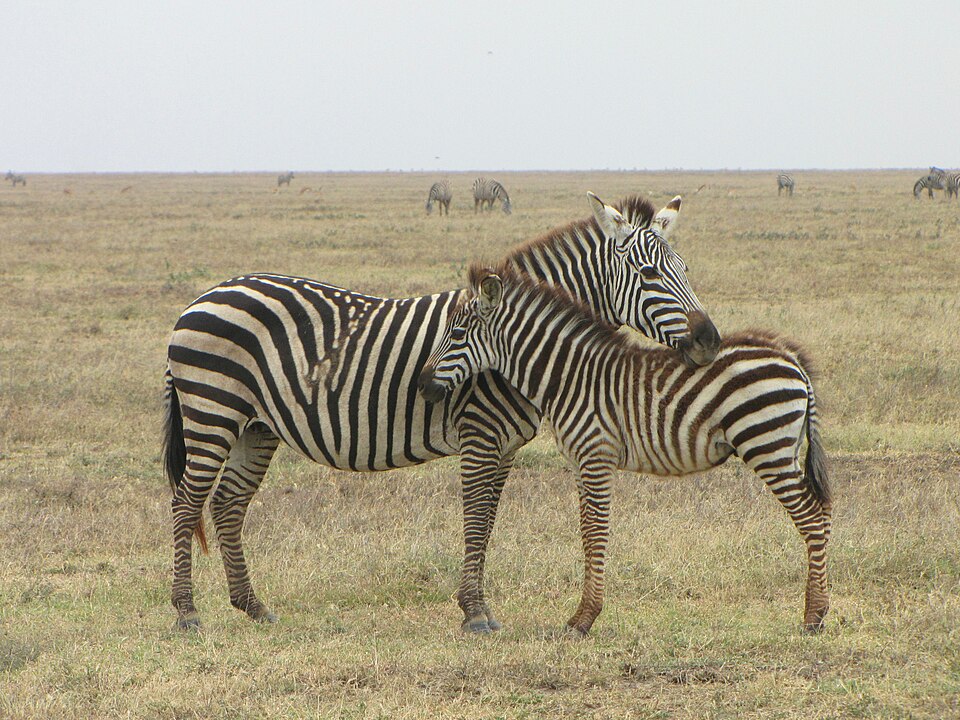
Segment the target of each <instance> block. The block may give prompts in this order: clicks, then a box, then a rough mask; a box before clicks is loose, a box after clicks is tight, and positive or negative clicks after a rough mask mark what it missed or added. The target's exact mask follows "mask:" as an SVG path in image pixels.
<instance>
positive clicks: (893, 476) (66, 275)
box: [0, 171, 960, 718]
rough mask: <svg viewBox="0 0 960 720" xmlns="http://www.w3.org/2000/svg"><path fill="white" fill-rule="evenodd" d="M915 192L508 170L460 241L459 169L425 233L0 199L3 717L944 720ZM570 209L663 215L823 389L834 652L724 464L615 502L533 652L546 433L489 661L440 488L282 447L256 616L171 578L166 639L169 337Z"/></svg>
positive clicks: (638, 488)
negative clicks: (195, 627) (461, 595)
mask: <svg viewBox="0 0 960 720" xmlns="http://www.w3.org/2000/svg"><path fill="white" fill-rule="evenodd" d="M918 174H919V171H918V172H871V173H840V172H838V173H807V172H798V173H796V175H795V177H796V180H797V193H796V195H795V196H794V197H792V198H787V197H782V198H778V197H777V195H776V186H775V179H774V177H775V174H774V173H742V174H740V173H716V174H695V173H683V174H672V173H566V174H562V173H554V174H534V173H527V174H509V173H504V174H501V175H499V176H498V177H499V178H500V179H501V180H502V181H503V182H504V183H505V184H506V186H507V187H508V189H509V190H510V191H511V195H512V199H513V202H514V208H515V210H514V213H513V215H512V216H510V217H506V216H504V215H502V214H501V213H499V212H494V213H493V214H487V215H486V216H482V217H480V216H475V215H474V213H473V208H472V200H470V199H469V197H468V196H469V194H470V191H469V188H470V183H471V181H472V178H473V175H464V174H455V175H452V176H450V180H451V184H452V187H453V190H454V200H453V207H452V212H451V214H450V216H449V218H448V217H443V218H440V217H438V216H437V215H436V212H435V213H434V215H433V216H429V217H428V216H427V215H426V214H425V212H424V207H423V206H424V202H425V200H426V192H427V189H428V188H429V186H430V183H431V182H432V181H433V180H434V179H436V177H439V176H434V175H427V174H413V173H410V174H376V175H363V174H353V175H337V174H313V175H311V174H306V173H304V174H300V175H298V176H297V178H296V179H295V180H294V182H293V185H292V186H291V187H290V188H289V189H287V188H284V189H283V190H282V191H280V192H279V193H274V192H273V188H274V187H275V182H276V181H275V175H265V174H264V175H221V176H203V175H180V176H160V175H129V176H118V175H108V176H92V175H91V176H31V177H30V178H29V179H28V183H29V184H28V185H27V187H26V188H17V189H16V190H14V189H13V188H11V187H10V186H9V185H4V186H2V187H0V717H2V718H26V717H42V718H61V717H63V718H66V717H70V718H75V717H162V718H192V717H202V718H241V717H250V718H299V717H324V718H326V717H332V718H446V717H464V718H541V717H543V718H581V717H595V718H704V717H712V718H742V717H764V718H794V717H812V718H830V717H867V718H874V717H878V718H879V717H891V718H892V717H898V718H899V717H917V718H943V717H958V716H960V507H958V500H957V490H958V488H960V332H958V321H957V318H958V317H960V205H958V204H957V203H956V202H954V203H952V204H947V203H946V202H944V201H942V200H940V199H939V198H938V199H937V200H936V201H934V202H931V201H930V200H928V199H927V198H923V199H922V201H916V200H914V198H913V196H912V195H911V193H910V189H911V187H912V182H913V180H914V179H915V176H917V175H918ZM701 186H702V187H701ZM304 188H310V189H309V190H304ZM698 188H699V189H700V190H699V192H696V191H697V190H698ZM588 189H589V190H593V191H595V192H597V193H598V194H600V195H601V197H604V198H605V199H607V200H615V199H617V198H619V197H620V196H622V195H625V194H627V193H629V192H641V193H644V194H646V195H648V196H649V197H651V198H652V199H653V200H654V201H655V202H656V203H657V204H658V205H662V204H664V203H665V202H666V201H667V200H668V199H669V198H670V197H671V196H672V195H673V194H675V193H683V194H684V197H685V200H684V206H683V211H682V214H681V218H680V220H679V224H678V226H677V227H678V229H677V231H676V233H675V238H676V243H677V247H678V249H679V250H680V252H681V253H682V254H683V256H684V258H685V259H686V261H687V263H688V265H689V266H690V268H691V270H690V278H691V281H692V283H693V284H694V286H695V288H696V290H697V292H698V294H699V297H700V299H701V300H702V301H703V303H704V305H705V306H706V307H707V308H708V310H709V311H710V313H711V315H712V317H713V319H714V320H715V321H716V323H717V325H718V326H719V328H720V329H721V331H731V330H734V329H738V328H744V327H769V328H775V329H778V330H781V331H783V332H785V333H787V334H789V335H791V336H793V337H795V338H797V339H799V340H800V341H802V342H803V343H804V344H805V345H806V346H807V348H808V349H809V350H810V352H811V354H812V355H813V357H814V358H815V359H816V361H817V365H818V367H819V379H818V382H817V390H818V396H819V401H820V406H821V412H822V420H823V427H824V436H825V440H826V443H827V446H828V449H829V452H830V456H831V459H832V482H833V486H834V491H835V496H836V502H835V513H834V535H833V539H832V541H831V543H830V547H829V551H830V563H831V564H830V571H831V585H832V610H831V613H830V615H829V616H828V619H827V628H826V630H825V632H824V633H823V634H822V635H820V636H817V637H805V636H802V635H801V634H800V632H799V628H800V621H801V609H802V591H803V582H804V577H805V556H804V552H803V547H802V543H801V541H800V539H799V535H798V534H797V533H796V531H795V530H794V529H793V527H792V525H791V524H790V522H789V520H788V518H787V516H786V514H785V513H784V512H783V510H782V509H781V508H780V507H779V505H778V504H777V503H776V502H775V501H774V500H773V498H772V496H771V495H770V493H769V492H767V491H766V490H765V488H764V487H763V486H762V484H761V483H760V482H759V481H758V480H757V479H756V478H755V477H753V476H752V475H751V474H749V473H748V472H747V471H746V470H745V469H744V467H743V466H742V465H741V464H740V463H739V462H737V461H736V460H732V461H731V462H730V463H728V464H727V465H726V466H724V467H722V468H720V469H718V470H715V471H713V472H711V473H708V474H705V475H701V476H695V477H691V478H685V479H682V480H678V479H667V480H657V479H651V478H641V477H637V476H632V475H622V476H621V477H620V478H619V479H618V480H617V484H616V488H615V499H614V519H613V538H612V546H611V549H610V561H609V564H608V585H607V587H608V598H607V604H606V608H605V610H604V612H603V614H602V615H601V616H600V618H599V620H598V622H597V624H596V625H595V626H594V630H593V633H592V635H591V637H590V638H589V639H587V640H584V641H576V640H572V639H570V638H569V637H567V636H565V635H564V634H563V633H561V632H559V629H560V627H561V626H562V624H563V622H564V620H565V619H566V618H567V617H568V616H569V614H570V613H571V612H572V611H573V609H574V608H575V605H576V602H577V599H578V598H579V592H580V581H581V551H580V541H579V536H578V531H577V511H576V490H575V485H574V476H573V474H572V473H571V472H570V470H568V469H567V468H566V467H565V466H564V464H563V463H562V462H561V461H560V459H559V458H558V456H557V454H556V453H555V451H554V449H553V446H552V442H551V441H550V440H549V438H545V437H540V438H538V439H537V440H536V441H535V442H534V443H532V444H531V445H529V446H527V448H525V449H524V451H523V452H522V453H521V455H520V458H519V462H518V467H517V468H516V470H515V471H514V473H513V475H512V477H511V479H510V482H509V484H508V486H507V489H506V492H505V494H504V498H503V502H502V505H501V511H500V516H499V520H498V523H497V528H496V531H495V533H494V540H493V543H492V547H491V551H490V555H489V561H488V588H489V594H490V596H492V600H493V603H494V606H495V608H496V609H497V611H498V614H499V616H500V618H501V619H502V620H503V621H504V624H505V627H504V629H503V630H502V631H501V632H499V633H497V634H495V635H493V636H486V637H472V636H464V635H463V634H461V632H460V630H459V622H460V611H459V609H458V608H457V607H456V603H455V602H454V600H452V599H451V595H452V594H453V593H454V592H455V590H456V586H457V581H458V573H459V565H460V559H461V535H460V503H459V499H458V487H459V486H458V469H457V464H456V462H455V460H454V459H448V460H443V461H438V462H434V463H432V464H427V465H422V466H420V467H415V468H411V469H406V470H402V471H396V472H390V473H382V474H350V473H342V472H337V471H333V470H330V469H327V468H324V467H320V466H318V465H314V464H311V463H308V462H306V461H304V460H302V459H301V458H300V457H299V456H297V455H295V454H294V453H293V452H292V451H289V450H285V449H281V452H280V453H279V454H278V456H277V458H276V460H275V462H274V464H273V466H272V468H271V470H270V472H269V474H268V476H267V481H266V483H265V485H264V488H263V490H262V492H261V493H260V495H259V497H258V499H257V500H256V501H255V503H254V505H253V507H252V509H251V512H250V516H249V522H248V524H247V529H246V540H247V550H248V558H249V560H250V562H251V567H252V571H253V574H254V583H255V584H256V586H257V588H258V590H259V592H260V595H261V597H262V598H264V600H265V601H266V602H267V603H268V604H269V605H270V606H271V607H272V608H273V609H274V610H275V611H277V612H278V614H279V615H280V617H281V621H280V622H279V623H278V624H276V625H269V626H264V625H255V624H253V623H251V622H249V621H248V620H247V619H246V617H245V616H244V615H242V614H241V613H239V612H237V611H235V610H233V609H232V608H231V607H230V605H229V603H228V599H227V594H226V584H225V580H224V577H223V571H222V567H221V565H220V560H219V557H218V555H217V554H216V552H214V553H213V554H211V555H210V556H208V557H201V558H199V559H198V560H197V563H196V565H195V570H196V574H195V577H196V584H197V601H198V602H197V604H198V607H199V609H200V612H201V616H202V618H203V620H204V629H203V631H202V632H200V633H186V634H184V633H180V632H176V631H174V630H173V629H172V628H173V622H174V611H173V609H172V607H171V606H170V604H169V593H170V566H171V557H172V551H171V549H170V522H169V489H168V487H167V484H166V482H165V481H164V480H163V478H162V476H161V468H160V461H159V439H160V438H159V428H160V393H161V385H162V382H161V376H162V372H163V365H164V353H165V344H166V341H167V339H168V335H169V332H170V330H171V328H172V326H173V324H174V322H175V320H176V318H177V316H178V314H179V313H180V311H181V310H182V309H183V307H184V306H185V305H187V304H188V303H189V302H190V301H191V300H192V299H193V298H194V297H196V296H197V295H198V294H199V293H200V292H202V291H203V290H204V289H206V288H207V287H209V286H211V285H213V284H216V283H217V282H219V281H220V280H223V279H226V278H228V277H231V276H233V275H235V274H240V273H243V272H249V271H253V270H271V271H277V272H284V273H291V274H296V275H303V276H308V277H314V278H319V279H323V280H326V281H328V282H332V283H336V284H340V285H344V286H347V287H351V288H355V289H359V290H364V291H366V292H369V293H373V294H382V295H393V296H406V295H418V294H425V293H429V292H434V291H437V290H441V289H447V288H452V287H459V286H460V285H461V284H462V283H463V271H464V267H465V265H466V264H467V263H469V261H471V260H472V259H475V258H488V259H495V258H497V257H498V256H499V255H500V254H501V253H502V252H503V251H504V250H505V249H506V248H508V247H510V246H511V245H513V244H514V243H516V242H519V241H522V240H525V239H528V238H531V237H534V236H536V235H538V234H540V233H541V232H543V231H545V230H547V229H548V228H550V227H553V226H555V225H558V224H562V223H566V222H567V221H569V220H572V219H576V218H580V217H584V216H585V215H586V214H587V213H588V206H587V203H586V200H585V197H584V193H585V191H586V190H588ZM68 191H69V192H68Z"/></svg>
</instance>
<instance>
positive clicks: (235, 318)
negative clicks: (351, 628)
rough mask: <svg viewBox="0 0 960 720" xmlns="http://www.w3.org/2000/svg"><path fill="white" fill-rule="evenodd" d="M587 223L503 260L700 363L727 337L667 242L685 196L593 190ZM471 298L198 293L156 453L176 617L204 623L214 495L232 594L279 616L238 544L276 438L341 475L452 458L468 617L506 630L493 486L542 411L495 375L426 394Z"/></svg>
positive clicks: (266, 279) (290, 281)
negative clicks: (168, 505) (499, 610)
mask: <svg viewBox="0 0 960 720" xmlns="http://www.w3.org/2000/svg"><path fill="white" fill-rule="evenodd" d="M592 203H593V212H594V215H595V218H591V219H589V220H583V221H579V222H574V223H571V224H570V225H568V226H566V227H563V228H558V229H555V230H553V231H551V232H550V233H548V234H546V235H544V236H543V237H541V238H538V239H536V240H533V241H531V242H529V243H527V244H525V245H521V246H519V247H518V248H516V249H515V250H513V251H512V252H511V253H510V254H509V255H507V257H506V259H505V260H504V262H506V263H508V264H509V265H510V266H511V267H513V268H515V269H516V271H517V272H521V273H527V274H529V275H531V276H532V277H535V278H537V279H539V280H542V281H544V282H546V283H549V284H551V285H554V286H556V287H558V288H560V289H561V290H563V291H565V292H568V293H570V294H571V295H572V296H573V297H575V298H576V299H577V300H579V301H580V302H582V303H585V304H586V305H588V306H589V307H591V308H592V309H593V310H594V311H595V312H597V313H598V314H599V315H600V316H601V317H603V318H604V319H605V320H606V321H608V322H611V323H615V324H626V325H629V326H631V327H634V328H636V329H638V330H640V331H641V332H643V333H644V334H645V335H647V336H648V337H650V338H653V339H655V340H656V341H658V342H660V343H662V344H664V345H667V346H669V347H671V348H674V349H675V350H677V351H679V352H680V354H681V355H683V356H684V357H685V358H686V359H688V360H689V361H690V362H693V363H696V364H703V363H707V362H709V361H710V360H712V359H713V357H714V355H715V354H716V351H717V347H718V346H719V335H718V333H717V330H716V328H715V327H714V326H713V323H712V322H711V321H710V319H709V317H708V316H707V314H706V312H704V310H703V308H702V306H701V305H700V302H699V301H698V300H697V298H696V295H695V294H694V292H693V290H692V289H691V288H690V285H689V283H688V281H687V278H686V273H685V271H686V266H685V265H684V264H683V261H682V260H681V259H680V257H679V256H678V255H677V254H676V253H675V252H674V251H673V249H672V248H671V247H670V246H669V245H668V244H667V243H666V242H665V241H664V240H663V238H662V236H661V234H660V232H659V231H658V230H655V229H652V228H651V225H653V226H655V227H659V228H662V229H663V232H665V233H666V232H668V231H669V230H670V229H671V228H672V227H673V225H674V223H672V222H671V220H672V219H674V218H675V217H676V216H677V213H678V210H679V209H680V199H679V197H677V198H674V199H673V200H671V201H670V203H668V204H667V206H666V207H665V208H663V209H662V210H661V211H660V212H659V213H655V212H654V208H653V206H652V205H651V204H650V203H649V202H648V201H646V200H643V199H642V198H639V197H636V196H633V197H630V198H627V199H626V200H624V201H623V202H622V203H621V205H620V208H619V211H618V210H617V209H615V208H613V207H609V206H605V205H603V204H602V203H600V202H599V201H598V200H596V199H595V198H593V199H592ZM462 292H463V291H461V290H454V291H450V292H444V293H438V294H436V295H429V296H426V297H419V298H406V299H402V300H394V299H385V298H376V297H370V296H368V295H363V294H360V293H354V292H351V291H349V290H343V289H341V288H337V287H333V286H331V285H327V284H324V283H320V282H317V281H314V280H306V279H302V278H293V277H286V276H281V275H269V274H256V275H245V276H242V277H238V278H234V279H233V280H229V281H227V282H225V283H223V284H221V285H218V286H217V287H215V288H213V289H211V290H209V291H208V292H206V293H204V294H203V295H202V296H201V297H200V298H198V299H197V300H195V301H194V302H193V303H192V304H191V305H190V306H189V307H188V308H187V309H186V310H185V311H184V312H183V314H182V315H181V316H180V318H179V320H178V321H177V323H176V326H175V328H174V332H173V336H172V338H171V340H170V345H169V348H168V353H167V357H168V363H167V371H166V375H165V385H166V388H165V421H164V428H165V430H164V446H165V448H164V462H165V470H166V475H167V478H168V480H169V482H170V485H171V487H172V488H173V503H172V507H173V538H174V578H173V593H172V602H173V605H174V607H175V608H176V609H177V624H178V626H179V627H183V628H186V627H193V626H198V625H199V617H198V615H197V612H196V608H195V606H194V602H193V591H192V582H191V548H192V538H191V536H192V534H193V533H194V531H195V530H196V531H197V533H198V536H199V539H200V541H201V544H205V539H204V538H203V536H202V530H203V526H202V523H201V521H200V518H201V512H202V509H203V505H204V502H205V501H206V499H207V497H208V495H210V492H211V490H212V488H213V485H214V482H215V480H216V478H217V476H218V473H220V471H221V468H222V476H221V477H220V482H219V484H218V485H217V487H216V490H215V491H214V492H213V494H212V497H211V499H210V509H211V515H212V517H213V521H214V524H215V526H216V533H217V537H218V540H219V542H220V550H221V555H222V556H223V562H224V567H225V569H226V574H227V581H228V584H229V589H230V601H231V603H232V604H233V605H234V606H235V607H237V608H239V609H242V610H244V611H245V612H246V613H247V614H248V615H249V616H250V617H252V618H254V619H256V620H268V621H273V620H275V619H276V618H275V616H274V615H273V614H272V613H271V612H270V611H269V610H268V609H267V608H266V607H265V606H264V605H263V604H262V603H261V601H260V600H259V599H258V598H257V596H256V594H255V593H254V591H253V587H252V585H251V583H250V578H249V574H248V572H247V566H246V562H245V560H244V556H243V548H242V544H241V529H242V527H243V522H244V517H245V514H246V510H247V506H248V505H249V503H250V501H251V499H252V498H253V495H254V493H255V492H256V490H257V488H258V487H259V485H260V483H261V481H262V480H263V476H264V473H265V472H266V470H267V467H268V465H269V464H270V459H271V458H272V456H273V453H274V451H275V450H276V448H277V446H278V444H279V442H280V440H283V441H284V442H286V443H287V444H288V445H290V446H291V447H293V448H294V449H295V450H298V451H299V452H300V453H302V454H303V455H305V456H306V457H309V458H311V459H312V460H315V461H317V462H321V463H324V464H325V465H329V466H331V467H336V468H341V469H349V470H385V469H388V468H396V467H401V466H407V465H414V464H418V463H422V462H426V461H428V460H432V459H435V458H439V457H443V456H447V455H456V454H459V455H460V466H461V471H462V478H463V503H464V544H465V558H464V565H463V574H462V579H461V584H460V590H459V592H458V599H459V604H460V607H461V608H462V609H463V611H464V616H465V619H464V627H465V628H467V629H469V630H473V631H478V632H479V631H487V630H490V629H496V628H497V627H498V626H499V625H498V623H497V622H496V619H495V618H494V616H493V613H492V612H491V611H490V609H489V608H488V606H487V605H486V603H485V601H484V596H483V567H484V559H485V553H486V547H487V541H488V539H489V536H490V532H491V530H492V528H493V523H494V519H495V517H496V509H497V503H498V501H499V497H500V491H501V490H502V488H503V485H504V482H505V481H506V477H507V474H508V473H509V471H510V467H511V465H512V463H513V457H514V455H515V453H516V452H517V450H518V449H519V448H520V447H521V446H522V445H524V444H525V443H526V442H528V441H529V440H530V439H532V438H533V436H534V435H535V434H536V432H537V428H538V427H539V424H540V414H539V413H538V411H537V410H536V409H535V408H534V407H533V406H532V405H530V404H529V403H528V402H527V401H526V400H524V399H523V398H522V397H521V396H520V395H518V394H517V392H516V390H514V389H513V388H512V387H511V386H510V385H509V384H508V383H507V382H506V381H505V380H504V379H503V378H502V377H501V376H499V375H497V374H494V373H484V374H482V375H479V376H478V377H476V378H475V379H474V380H473V381H472V382H470V383H467V384H465V385H464V386H463V387H462V388H461V389H460V390H459V391H458V392H456V393H454V394H452V395H451V396H450V398H449V399H448V401H447V402H446V403H444V404H443V405H442V406H439V407H435V406H433V405H428V404H427V403H426V402H425V401H424V400H423V398H421V397H420V395H419V393H418V392H417V381H418V377H419V373H420V370H421V369H422V367H423V363H424V362H425V361H426V359H427V357H428V356H429V355H430V353H431V352H432V351H433V349H434V348H435V347H436V341H437V339H438V338H439V337H440V336H441V335H442V332H443V327H444V326H445V324H446V322H447V320H448V318H449V316H450V314H451V312H452V311H453V310H454V308H456V307H457V305H458V303H459V302H460V300H461V297H462Z"/></svg>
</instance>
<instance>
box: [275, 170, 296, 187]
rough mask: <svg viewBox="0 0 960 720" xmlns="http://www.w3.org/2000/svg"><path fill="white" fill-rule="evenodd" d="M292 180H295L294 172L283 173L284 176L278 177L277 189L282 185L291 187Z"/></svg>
mask: <svg viewBox="0 0 960 720" xmlns="http://www.w3.org/2000/svg"><path fill="white" fill-rule="evenodd" d="M291 180H293V172H292V171H291V172H286V173H283V174H282V175H277V187H280V186H281V185H286V186H287V187H290V181H291Z"/></svg>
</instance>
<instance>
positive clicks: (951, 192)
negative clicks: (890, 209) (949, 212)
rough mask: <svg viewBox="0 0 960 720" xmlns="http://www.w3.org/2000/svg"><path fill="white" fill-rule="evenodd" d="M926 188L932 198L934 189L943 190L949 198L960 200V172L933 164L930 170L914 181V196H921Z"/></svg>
mask: <svg viewBox="0 0 960 720" xmlns="http://www.w3.org/2000/svg"><path fill="white" fill-rule="evenodd" d="M924 190H926V191H927V194H928V195H929V196H930V197H931V198H932V197H933V191H934V190H943V191H944V197H945V198H946V199H947V200H949V199H950V198H951V197H956V198H957V199H958V200H960V172H956V171H953V170H942V169H941V168H938V167H936V166H931V168H930V171H929V172H928V173H927V174H926V175H924V176H923V177H922V178H920V179H919V180H917V182H915V183H914V185H913V196H914V197H915V198H919V197H920V195H922V194H923V191H924Z"/></svg>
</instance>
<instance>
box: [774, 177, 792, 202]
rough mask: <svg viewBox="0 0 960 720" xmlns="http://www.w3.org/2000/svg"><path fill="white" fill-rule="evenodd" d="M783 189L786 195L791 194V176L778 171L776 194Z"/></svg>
mask: <svg viewBox="0 0 960 720" xmlns="http://www.w3.org/2000/svg"><path fill="white" fill-rule="evenodd" d="M784 190H786V191H787V194H788V195H793V178H792V177H790V176H789V175H787V174H786V173H780V174H779V175H777V196H778V197H779V195H780V193H781V192H783V191H784Z"/></svg>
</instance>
